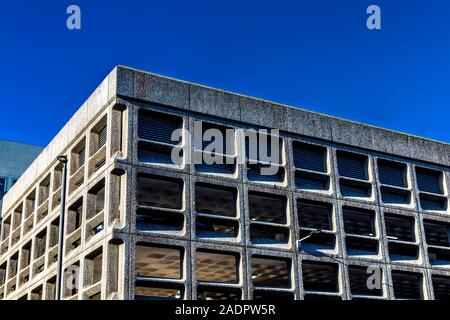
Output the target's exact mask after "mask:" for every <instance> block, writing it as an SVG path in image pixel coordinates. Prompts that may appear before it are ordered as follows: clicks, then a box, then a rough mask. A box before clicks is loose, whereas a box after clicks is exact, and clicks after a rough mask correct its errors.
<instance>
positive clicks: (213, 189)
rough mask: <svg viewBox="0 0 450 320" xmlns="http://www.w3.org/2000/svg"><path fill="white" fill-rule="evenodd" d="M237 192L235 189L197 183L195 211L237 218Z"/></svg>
mask: <svg viewBox="0 0 450 320" xmlns="http://www.w3.org/2000/svg"><path fill="white" fill-rule="evenodd" d="M236 200H237V191H236V189H234V188H228V187H222V186H216V185H210V184H203V183H197V184H196V186H195V210H196V212H197V213H206V214H212V215H218V216H226V217H235V216H236V208H237V204H236Z"/></svg>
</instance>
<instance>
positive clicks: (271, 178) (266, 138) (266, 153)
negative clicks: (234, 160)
mask: <svg viewBox="0 0 450 320" xmlns="http://www.w3.org/2000/svg"><path fill="white" fill-rule="evenodd" d="M245 150H246V153H245V154H246V159H247V178H248V180H250V181H257V182H266V183H280V182H283V181H284V179H285V175H286V172H285V169H284V167H283V164H282V163H283V160H282V155H283V140H282V139H281V138H279V137H276V136H270V135H266V134H258V133H256V132H255V131H250V130H249V131H247V132H246V136H245Z"/></svg>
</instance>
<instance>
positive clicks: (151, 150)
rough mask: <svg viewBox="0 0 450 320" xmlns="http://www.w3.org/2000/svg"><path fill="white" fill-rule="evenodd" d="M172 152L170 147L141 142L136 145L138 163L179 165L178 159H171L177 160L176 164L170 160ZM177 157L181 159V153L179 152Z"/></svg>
mask: <svg viewBox="0 0 450 320" xmlns="http://www.w3.org/2000/svg"><path fill="white" fill-rule="evenodd" d="M172 150H173V148H172V147H170V146H166V145H160V144H153V143H149V142H143V141H141V142H139V144H138V159H139V161H140V162H149V163H160V164H175V165H179V164H180V163H179V161H178V159H173V160H177V161H176V162H174V161H173V160H172ZM177 155H179V156H180V157H181V156H182V155H183V151H182V150H180V153H177Z"/></svg>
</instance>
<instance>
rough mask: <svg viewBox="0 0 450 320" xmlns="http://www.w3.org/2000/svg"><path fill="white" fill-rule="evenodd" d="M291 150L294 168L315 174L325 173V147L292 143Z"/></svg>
mask: <svg viewBox="0 0 450 320" xmlns="http://www.w3.org/2000/svg"><path fill="white" fill-rule="evenodd" d="M293 148H294V165H295V167H296V168H298V169H305V170H311V171H317V172H326V171H327V164H326V154H327V149H326V148H325V147H321V146H316V145H311V144H305V143H300V142H294V143H293Z"/></svg>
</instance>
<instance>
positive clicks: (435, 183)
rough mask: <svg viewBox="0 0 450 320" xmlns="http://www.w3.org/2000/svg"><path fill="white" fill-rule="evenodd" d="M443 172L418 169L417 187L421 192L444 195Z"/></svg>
mask: <svg viewBox="0 0 450 320" xmlns="http://www.w3.org/2000/svg"><path fill="white" fill-rule="evenodd" d="M441 176H442V172H440V171H434V170H429V169H424V168H416V178H417V186H418V188H419V190H420V191H424V192H430V193H436V194H443V192H442V182H441Z"/></svg>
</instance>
